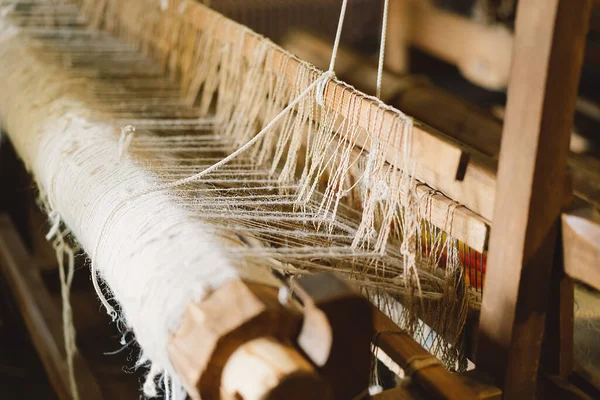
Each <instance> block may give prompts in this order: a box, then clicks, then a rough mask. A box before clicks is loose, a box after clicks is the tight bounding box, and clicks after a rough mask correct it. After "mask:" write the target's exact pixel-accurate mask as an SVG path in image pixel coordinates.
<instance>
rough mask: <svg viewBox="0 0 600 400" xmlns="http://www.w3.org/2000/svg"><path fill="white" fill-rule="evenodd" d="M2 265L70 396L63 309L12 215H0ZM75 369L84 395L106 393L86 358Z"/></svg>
mask: <svg viewBox="0 0 600 400" xmlns="http://www.w3.org/2000/svg"><path fill="white" fill-rule="evenodd" d="M0 267H1V268H2V272H3V273H4V275H5V276H6V278H7V280H8V282H9V283H10V285H11V288H12V290H13V292H14V293H15V297H16V299H17V302H18V305H19V308H20V310H21V313H22V315H23V318H24V320H25V325H26V326H27V329H28V331H29V332H30V334H31V337H32V339H33V343H34V345H35V347H36V349H37V352H38V354H39V355H40V358H41V360H42V363H43V364H44V367H45V369H46V372H47V374H48V376H49V378H50V382H51V384H52V386H53V388H54V390H55V391H56V394H57V396H58V397H59V398H60V399H61V400H71V399H72V396H71V392H70V386H69V378H68V373H67V364H66V359H65V351H64V339H63V333H62V324H61V321H62V318H61V312H60V310H59V309H57V308H56V307H55V305H54V302H53V301H52V298H51V296H50V294H49V293H48V289H47V288H46V286H45V285H44V283H43V282H42V279H41V277H40V275H39V271H38V269H37V268H36V266H35V265H34V263H33V261H32V260H31V258H30V257H29V254H28V253H27V250H26V249H25V247H24V245H23V243H22V242H21V240H20V238H19V236H18V234H17V232H16V230H15V228H14V226H13V224H12V222H11V221H10V218H9V217H8V216H7V215H6V214H1V215H0ZM75 371H76V379H77V383H78V387H79V390H80V394H81V397H82V398H85V399H90V400H100V399H103V398H104V397H103V396H102V394H101V391H100V388H99V387H98V384H97V382H96V380H95V378H94V376H93V375H92V373H91V372H90V370H89V367H88V366H87V364H86V362H85V361H84V360H83V359H82V358H81V357H80V356H79V355H77V356H76V358H75Z"/></svg>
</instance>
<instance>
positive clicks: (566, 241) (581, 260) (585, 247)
mask: <svg viewBox="0 0 600 400" xmlns="http://www.w3.org/2000/svg"><path fill="white" fill-rule="evenodd" d="M561 221H562V236H563V251H564V263H565V271H566V273H567V274H568V275H569V276H570V277H572V278H574V279H577V280H579V281H581V282H583V283H585V284H587V285H589V286H592V287H593V288H595V289H597V290H600V213H599V212H598V210H596V209H594V208H593V207H590V206H585V205H584V206H581V207H578V208H575V209H573V210H569V211H566V212H564V213H563V215H562V218H561Z"/></svg>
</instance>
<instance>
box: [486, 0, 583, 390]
mask: <svg viewBox="0 0 600 400" xmlns="http://www.w3.org/2000/svg"><path fill="white" fill-rule="evenodd" d="M590 5H591V3H590V1H583V0H582V1H575V2H572V1H562V0H553V1H545V0H532V1H527V2H521V4H520V6H519V9H518V12H517V26H516V40H515V57H514V60H515V61H514V64H513V70H512V74H511V78H510V79H511V81H510V86H509V93H508V104H507V115H506V122H505V125H504V131H503V137H502V145H501V151H500V159H499V171H498V185H499V186H498V192H497V197H496V199H497V201H496V205H495V211H494V215H495V216H494V221H495V224H494V227H493V229H492V232H491V236H490V252H489V257H488V270H487V271H488V272H487V275H486V281H485V287H486V290H485V293H484V296H483V301H482V311H481V317H480V323H479V340H478V349H477V358H476V364H477V365H478V367H479V368H481V369H482V370H483V371H485V372H487V373H489V374H490V375H491V376H492V377H493V378H494V379H495V381H496V383H497V384H498V385H500V386H501V387H502V388H503V389H504V393H505V396H506V397H508V398H512V397H519V398H531V397H533V396H534V393H535V381H536V374H537V369H538V360H539V357H540V345H541V339H542V334H543V328H544V316H545V313H546V308H547V296H548V290H549V283H548V281H549V279H550V271H551V268H552V264H553V257H554V255H555V251H554V248H555V246H556V244H557V229H558V217H559V215H560V211H561V207H562V202H561V196H556V195H550V193H553V194H554V193H555V192H557V191H558V192H560V190H561V182H562V177H563V175H564V171H565V166H566V158H567V154H568V148H569V137H570V131H571V126H572V123H573V114H574V109H575V101H576V97H577V85H578V82H579V75H580V69H581V65H582V62H583V53H584V47H585V36H586V33H587V25H588V18H589V7H590ZM517 176H518V177H519V179H515V177H517Z"/></svg>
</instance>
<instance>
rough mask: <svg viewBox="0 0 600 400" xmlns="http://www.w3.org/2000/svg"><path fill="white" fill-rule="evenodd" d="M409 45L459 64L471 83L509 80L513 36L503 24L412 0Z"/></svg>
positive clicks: (490, 85) (496, 84) (494, 86)
mask: <svg viewBox="0 0 600 400" xmlns="http://www.w3.org/2000/svg"><path fill="white" fill-rule="evenodd" d="M410 11H411V12H412V13H411V31H410V39H409V40H410V44H411V45H413V46H415V47H417V48H419V49H420V50H423V51H425V52H427V53H430V54H432V55H434V56H436V57H438V58H440V59H442V60H444V61H446V62H448V63H451V64H454V65H456V66H457V67H458V69H459V70H460V72H461V73H462V75H463V76H464V77H465V78H467V79H468V80H470V81H471V82H473V83H475V84H476V85H479V86H481V87H484V88H486V89H489V90H504V89H505V88H506V84H507V83H508V79H509V75H510V68H511V59H512V57H511V56H512V47H513V36H512V32H511V31H510V29H509V28H507V27H505V26H503V25H499V24H497V25H486V24H482V23H478V22H476V21H473V20H472V19H469V18H467V17H463V16H460V15H458V14H455V13H452V12H449V11H444V10H441V9H439V8H437V7H435V6H434V5H432V4H431V2H430V1H413V7H412V8H411V9H410Z"/></svg>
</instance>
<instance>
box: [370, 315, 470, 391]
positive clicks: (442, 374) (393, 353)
mask: <svg viewBox="0 0 600 400" xmlns="http://www.w3.org/2000/svg"><path fill="white" fill-rule="evenodd" d="M373 327H374V329H375V338H374V340H373V344H374V345H375V346H377V347H379V348H380V349H381V350H383V351H384V352H385V353H386V354H387V355H388V356H389V357H390V358H391V359H392V360H393V361H394V362H395V363H397V364H398V365H399V366H400V368H402V369H405V370H406V369H407V368H408V367H409V364H410V362H411V360H415V359H426V358H428V357H433V356H432V355H431V354H430V353H429V352H428V351H427V350H425V349H424V348H423V347H422V346H421V345H420V344H418V343H417V342H416V341H415V340H414V339H413V338H412V337H411V336H410V335H408V334H407V333H406V332H404V331H402V330H401V329H400V328H399V327H398V326H397V325H396V324H395V323H394V322H393V321H392V320H391V319H390V318H389V317H388V316H386V315H385V314H384V313H383V312H381V311H380V310H379V309H377V308H376V307H375V306H373ZM412 381H413V382H415V384H416V385H418V386H419V388H421V389H422V390H423V391H424V393H426V394H427V395H428V398H436V399H465V400H466V399H477V398H478V396H477V394H476V392H475V391H474V390H472V389H471V388H469V387H468V386H466V385H465V384H464V383H463V382H462V381H461V380H460V378H458V376H456V375H453V374H452V373H450V372H449V371H448V370H446V368H444V366H443V365H442V364H441V363H440V364H436V365H431V366H429V367H427V368H424V369H421V370H418V369H417V370H416V371H414V373H413V375H412Z"/></svg>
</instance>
